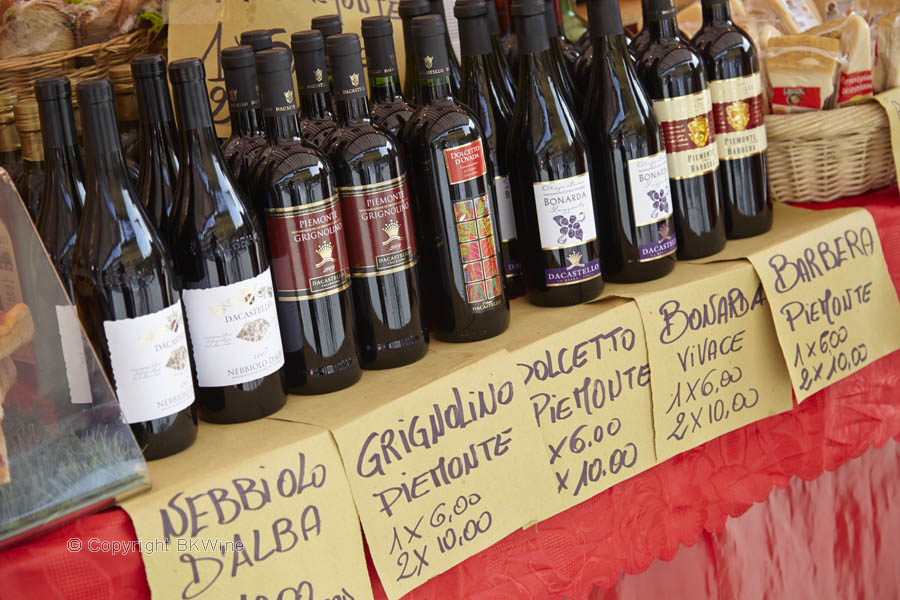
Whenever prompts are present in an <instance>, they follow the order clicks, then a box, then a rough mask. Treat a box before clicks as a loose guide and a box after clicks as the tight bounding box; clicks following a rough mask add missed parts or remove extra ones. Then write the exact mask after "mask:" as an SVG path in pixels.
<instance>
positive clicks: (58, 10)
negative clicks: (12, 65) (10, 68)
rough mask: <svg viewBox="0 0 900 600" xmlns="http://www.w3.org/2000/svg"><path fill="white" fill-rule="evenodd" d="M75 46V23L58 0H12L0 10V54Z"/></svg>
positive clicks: (16, 54)
mask: <svg viewBox="0 0 900 600" xmlns="http://www.w3.org/2000/svg"><path fill="white" fill-rule="evenodd" d="M75 47H76V40H75V23H74V21H73V20H72V17H71V15H70V14H69V13H68V12H67V11H66V5H65V3H64V2H61V1H59V0H16V1H15V2H12V3H11V4H10V5H9V7H8V8H7V9H6V10H5V11H4V12H3V24H2V25H0V58H12V57H15V56H29V55H32V54H40V53H43V52H59V51H63V50H71V49H73V48H75Z"/></svg>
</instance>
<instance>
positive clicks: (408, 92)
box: [397, 0, 431, 106]
mask: <svg viewBox="0 0 900 600" xmlns="http://www.w3.org/2000/svg"><path fill="white" fill-rule="evenodd" d="M430 11H431V4H430V3H429V2H428V0H400V1H399V2H398V3H397V13H398V14H399V15H400V21H401V23H403V47H404V50H405V54H406V69H405V70H404V73H405V79H404V81H403V95H404V96H405V97H406V98H407V99H408V100H409V102H410V103H411V104H412V105H413V106H418V105H419V104H420V103H421V98H419V74H418V71H417V67H416V45H415V42H414V41H413V34H412V20H413V19H414V18H416V17H421V16H423V15H427V14H428V13H429V12H430Z"/></svg>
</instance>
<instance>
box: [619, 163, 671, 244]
mask: <svg viewBox="0 0 900 600" xmlns="http://www.w3.org/2000/svg"><path fill="white" fill-rule="evenodd" d="M628 178H629V183H630V184H631V205H632V208H633V210H634V224H635V227H656V230H657V232H658V234H657V236H656V240H655V241H653V242H650V243H648V244H643V245H641V246H639V248H638V250H639V252H640V261H641V262H645V261H648V260H656V259H657V258H661V257H663V256H668V255H669V254H672V253H673V252H675V251H676V250H677V249H678V242H677V240H676V239H675V232H674V231H671V229H670V224H671V222H672V221H671V217H672V209H673V207H672V191H671V188H670V187H669V167H668V161H667V160H666V153H665V152H660V153H658V154H654V155H653V156H645V157H642V158H633V159H631V160H629V161H628ZM657 223H661V224H660V225H656V224H657Z"/></svg>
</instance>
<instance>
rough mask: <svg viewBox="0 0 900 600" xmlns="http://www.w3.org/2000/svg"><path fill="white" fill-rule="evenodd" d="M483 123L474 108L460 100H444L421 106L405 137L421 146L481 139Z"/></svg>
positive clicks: (410, 122) (405, 132)
mask: <svg viewBox="0 0 900 600" xmlns="http://www.w3.org/2000/svg"><path fill="white" fill-rule="evenodd" d="M482 134H483V131H482V128H481V125H480V124H479V122H478V120H477V119H476V117H475V115H474V114H473V113H472V111H471V110H470V109H469V108H468V107H466V106H465V105H463V104H460V103H459V102H440V103H436V104H430V105H426V106H422V107H420V108H419V109H418V110H417V111H416V112H415V113H413V115H412V117H410V120H409V122H408V123H407V128H406V129H405V131H404V138H405V139H407V140H408V141H410V142H411V143H414V144H417V145H419V146H433V145H436V144H437V145H446V143H448V142H451V143H455V142H465V141H474V140H476V139H479V138H480V137H481V136H482Z"/></svg>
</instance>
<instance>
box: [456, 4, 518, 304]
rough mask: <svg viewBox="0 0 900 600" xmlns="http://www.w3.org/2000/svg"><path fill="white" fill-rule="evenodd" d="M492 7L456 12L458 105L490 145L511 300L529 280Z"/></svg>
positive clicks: (508, 110)
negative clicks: (494, 68)
mask: <svg viewBox="0 0 900 600" xmlns="http://www.w3.org/2000/svg"><path fill="white" fill-rule="evenodd" d="M492 3H493V0H487V2H485V0H456V6H455V7H454V8H453V14H454V15H455V16H456V19H457V22H458V23H459V45H460V50H461V53H462V78H463V79H462V89H461V90H460V97H459V99H460V102H462V103H463V104H464V105H465V106H467V107H468V108H469V109H470V110H471V111H472V112H473V114H474V115H475V118H476V120H477V121H478V123H479V124H480V125H481V127H482V137H483V140H484V142H485V144H486V145H487V148H486V150H487V157H486V158H487V161H488V162H489V163H490V165H491V171H492V172H493V174H494V192H495V194H496V196H495V199H496V208H497V212H496V215H497V217H496V220H497V222H498V224H499V225H500V239H501V240H502V244H501V248H502V256H503V266H504V272H505V273H506V294H507V296H509V297H516V296H521V295H522V294H524V293H525V275H524V273H523V272H522V260H521V249H520V248H519V245H520V244H519V240H518V233H517V231H516V214H515V211H514V209H513V202H512V192H511V191H510V187H509V172H510V166H509V162H508V161H507V157H506V142H507V140H508V139H509V122H510V120H511V119H512V105H511V104H508V101H507V98H506V95H505V93H504V90H503V88H502V83H501V80H499V79H497V78H495V77H493V75H492V73H491V69H490V61H491V43H490V39H489V37H488V35H487V31H488V21H489V19H488V18H487V16H488V12H487V4H492Z"/></svg>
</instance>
